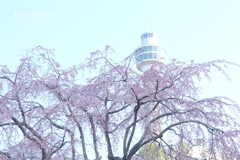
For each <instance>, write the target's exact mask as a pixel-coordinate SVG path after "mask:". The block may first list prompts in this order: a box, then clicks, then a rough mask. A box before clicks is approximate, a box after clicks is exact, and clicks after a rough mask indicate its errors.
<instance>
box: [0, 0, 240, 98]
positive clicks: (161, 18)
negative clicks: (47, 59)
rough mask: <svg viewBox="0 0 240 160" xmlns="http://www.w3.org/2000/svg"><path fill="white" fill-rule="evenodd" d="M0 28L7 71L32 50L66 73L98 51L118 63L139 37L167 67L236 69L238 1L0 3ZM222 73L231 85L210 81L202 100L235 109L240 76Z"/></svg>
mask: <svg viewBox="0 0 240 160" xmlns="http://www.w3.org/2000/svg"><path fill="white" fill-rule="evenodd" d="M34 14H38V15H42V17H34ZM47 16H49V17H47ZM0 20H1V25H0V31H1V34H0V64H8V65H10V66H15V65H16V62H17V60H18V59H19V58H20V56H19V55H22V54H24V53H25V50H26V49H30V48H33V47H35V46H37V45H42V46H44V47H46V48H54V49H56V52H55V54H56V58H57V59H58V60H59V61H60V62H61V63H63V64H64V65H65V66H70V65H72V64H76V63H78V62H82V61H83V60H84V59H85V58H86V57H87V56H88V55H89V54H90V52H92V51H95V50H102V49H104V46H105V45H111V46H112V47H113V48H114V49H115V51H116V54H117V55H116V56H118V57H119V58H123V57H126V56H128V55H129V54H131V53H132V52H133V51H134V49H136V47H138V46H139V45H140V43H141V42H140V36H141V34H142V33H143V32H145V31H154V32H157V33H158V34H159V36H160V44H161V45H163V46H164V47H165V48H166V49H167V51H168V55H167V58H168V59H170V58H177V59H179V60H183V61H188V60H192V59H193V60H195V61H196V62H206V61H210V60H215V59H227V60H229V61H234V62H236V63H240V44H239V43H240V1H239V0H118V1H117V0H88V1H83V0H68V1H67V0H41V1H40V0H18V1H17V0H0ZM228 72H229V73H230V74H231V77H232V82H231V83H228V82H227V81H225V80H223V77H222V76H219V74H216V73H214V74H213V76H214V79H213V83H212V84H211V85H210V86H209V87H208V88H206V89H207V91H206V92H205V95H206V96H211V95H224V96H228V97H230V98H233V99H235V100H237V101H238V102H239V103H240V69H239V68H238V69H229V71H228Z"/></svg>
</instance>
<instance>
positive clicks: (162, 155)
mask: <svg viewBox="0 0 240 160" xmlns="http://www.w3.org/2000/svg"><path fill="white" fill-rule="evenodd" d="M139 155H140V156H141V157H143V158H144V159H146V160H160V159H161V160H169V159H170V158H169V157H168V155H167V153H166V152H165V151H164V149H163V148H159V147H158V143H156V142H152V143H148V144H146V145H145V146H144V147H143V148H142V149H141V150H140V151H139Z"/></svg>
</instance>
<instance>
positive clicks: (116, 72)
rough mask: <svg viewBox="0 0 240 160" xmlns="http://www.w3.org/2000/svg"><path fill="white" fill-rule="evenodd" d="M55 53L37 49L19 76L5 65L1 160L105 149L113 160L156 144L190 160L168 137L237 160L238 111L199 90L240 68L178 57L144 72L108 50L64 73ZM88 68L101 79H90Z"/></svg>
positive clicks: (0, 95)
mask: <svg viewBox="0 0 240 160" xmlns="http://www.w3.org/2000/svg"><path fill="white" fill-rule="evenodd" d="M53 52H54V51H53V50H50V49H46V48H44V47H42V46H38V47H36V48H33V49H31V50H29V51H28V52H27V54H26V55H24V56H23V58H22V59H20V63H19V65H18V66H17V68H16V69H15V70H13V71H12V70H10V69H9V68H8V66H6V65H1V66H0V137H1V142H0V146H1V147H0V159H24V160H28V159H29V160H30V159H34V160H35V159H36V160H37V159H42V160H50V159H52V160H54V159H55V160H57V159H63V160H67V159H72V160H75V159H84V160H88V159H90V158H91V157H92V155H93V154H94V157H95V159H96V160H100V159H101V157H102V159H104V156H105V153H104V152H105V151H106V152H107V158H108V159H109V160H117V159H122V160H130V159H132V158H133V157H134V155H135V154H136V153H137V152H138V151H139V150H140V149H141V148H142V147H143V146H145V145H147V144H149V143H151V142H154V141H155V142H158V145H157V146H156V147H158V148H162V149H166V148H167V149H168V150H169V152H168V156H169V157H171V158H175V159H178V157H181V158H182V159H192V157H191V156H187V155H186V153H185V152H184V150H181V149H177V148H176V147H172V144H171V143H169V141H168V140H169V139H172V140H176V141H179V140H181V142H182V144H187V145H188V146H191V145H192V144H194V143H195V141H196V140H197V139H202V140H203V141H204V145H205V146H207V147H208V151H209V154H210V156H211V157H213V158H214V159H217V157H218V156H219V155H224V157H225V158H226V159H228V160H236V159H240V151H239V148H240V139H239V138H240V137H239V135H240V130H239V128H240V124H239V123H237V121H236V119H235V118H236V116H239V113H240V107H239V105H238V104H237V103H236V102H234V101H233V100H231V99H229V98H227V97H222V96H215V97H209V98H202V97H201V96H200V95H201V91H202V88H201V87H200V86H199V85H198V84H199V82H201V80H202V79H207V80H211V72H210V71H211V70H212V69H214V68H215V69H217V70H218V71H219V72H221V73H222V75H223V77H225V78H226V79H229V75H228V74H227V73H226V72H225V68H227V67H229V66H236V67H239V65H237V64H235V63H231V62H228V61H225V60H216V61H211V62H206V63H194V62H193V61H192V62H189V63H185V62H181V61H177V60H175V59H173V60H171V62H170V63H169V64H166V65H164V66H161V69H157V67H154V66H155V65H157V64H153V65H152V67H151V68H150V69H149V70H148V71H146V72H145V73H139V72H138V71H136V70H135V69H134V67H133V66H135V64H134V63H135V62H134V59H133V55H130V56H129V57H126V58H125V59H123V60H122V61H120V62H116V61H114V60H112V59H110V58H109V54H114V52H113V50H112V49H111V47H109V46H106V47H105V50H104V51H96V52H93V53H91V55H90V57H89V58H87V59H86V60H85V61H84V63H81V64H78V65H73V66H72V67H70V68H67V69H64V68H63V67H62V66H61V65H60V64H59V63H58V62H56V61H55V59H54V54H53ZM91 70H96V71H97V72H98V74H97V75H95V76H93V77H90V78H89V77H88V71H91ZM82 80H85V81H84V82H83V81H82ZM232 112H233V113H234V114H235V115H236V116H235V115H234V116H233V115H232V114H230V113H232ZM157 127H158V129H156V128H157ZM170 151H171V152H170Z"/></svg>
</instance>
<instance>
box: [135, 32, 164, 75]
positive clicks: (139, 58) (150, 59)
mask: <svg viewBox="0 0 240 160" xmlns="http://www.w3.org/2000/svg"><path fill="white" fill-rule="evenodd" d="M141 41H142V45H141V46H139V47H138V48H137V49H136V50H135V51H134V56H135V60H136V64H137V68H138V70H139V71H141V72H145V71H146V70H148V69H149V68H150V67H151V64H154V63H157V64H159V65H158V66H159V67H161V65H164V64H165V57H166V54H167V51H166V49H165V48H164V47H162V46H161V45H159V41H158V34H157V33H155V32H145V33H143V34H142V35H141Z"/></svg>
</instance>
